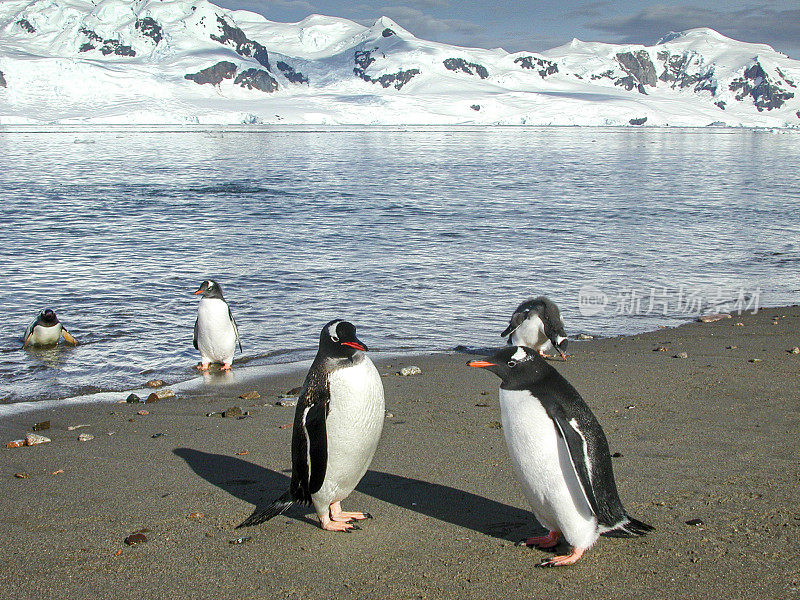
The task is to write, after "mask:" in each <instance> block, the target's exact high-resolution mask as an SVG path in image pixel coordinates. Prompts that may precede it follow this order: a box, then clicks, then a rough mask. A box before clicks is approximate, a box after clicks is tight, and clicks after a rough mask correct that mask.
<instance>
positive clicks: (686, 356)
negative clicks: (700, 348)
mask: <svg viewBox="0 0 800 600" xmlns="http://www.w3.org/2000/svg"><path fill="white" fill-rule="evenodd" d="M672 358H689V355H688V354H687V353H686V352H678V353H677V354H676V355H675V356H673V357H672Z"/></svg>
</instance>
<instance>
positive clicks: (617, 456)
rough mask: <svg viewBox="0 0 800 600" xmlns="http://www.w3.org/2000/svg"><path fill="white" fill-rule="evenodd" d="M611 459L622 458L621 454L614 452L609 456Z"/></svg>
mask: <svg viewBox="0 0 800 600" xmlns="http://www.w3.org/2000/svg"><path fill="white" fill-rule="evenodd" d="M611 458H622V452H614V454H612V455H611Z"/></svg>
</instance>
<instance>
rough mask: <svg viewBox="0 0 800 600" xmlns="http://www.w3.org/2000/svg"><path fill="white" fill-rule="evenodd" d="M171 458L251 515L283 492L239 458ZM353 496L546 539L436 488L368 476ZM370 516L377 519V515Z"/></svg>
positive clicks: (484, 529) (300, 511)
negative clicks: (247, 505)
mask: <svg viewBox="0 0 800 600" xmlns="http://www.w3.org/2000/svg"><path fill="white" fill-rule="evenodd" d="M173 453H174V454H175V455H177V456H179V457H180V458H182V459H183V460H184V461H186V464H187V465H189V467H190V468H191V469H192V470H193V471H194V472H195V473H196V474H197V475H199V476H200V477H202V478H203V479H205V480H206V481H208V482H209V483H211V484H213V485H215V486H217V487H218V488H220V489H222V490H225V491H226V492H228V493H229V494H231V495H232V496H235V497H236V498H239V499H240V500H243V501H245V502H249V503H250V504H253V505H254V506H253V509H254V512H257V511H259V510H260V509H262V508H264V507H265V506H267V505H268V504H270V503H271V502H272V501H273V500H274V499H275V498H276V497H277V496H279V495H280V494H282V493H283V492H285V491H286V490H287V489H288V487H289V477H288V476H287V475H284V474H283V473H278V472H277V471H272V470H271V469H266V468H264V467H261V466H258V465H256V464H253V463H251V462H248V461H246V460H242V459H240V458H236V457H232V456H225V455H222V454H211V453H208V452H202V451H200V450H194V449H192V448H176V449H175V450H173ZM356 490H357V491H358V492H361V493H362V494H364V495H366V496H370V497H372V498H375V499H376V500H381V501H383V502H386V503H388V504H394V505H395V506H398V507H400V508H404V509H406V510H412V511H414V512H417V513H420V514H423V515H427V516H429V517H432V518H434V519H438V520H440V521H444V522H446V523H452V524H453V525H458V526H459V527H464V528H466V529H471V530H473V531H476V532H478V533H482V534H484V535H488V536H492V537H495V538H499V539H504V540H508V541H511V542H518V541H519V540H520V539H522V538H525V537H528V536H530V535H532V534H535V533H536V532H542V533H546V530H545V529H544V528H543V527H542V526H541V525H539V524H538V523H537V522H536V519H534V517H533V515H532V514H531V513H530V512H529V511H527V510H523V509H521V508H517V507H515V506H509V505H508V504H503V503H502V502H497V501H496V500H490V499H489V498H484V497H483V496H479V495H477V494H473V493H471V492H467V491H464V490H459V489H456V488H453V487H450V486H446V485H442V484H439V483H431V482H428V481H423V480H421V479H413V478H410V477H403V476H401V475H394V474H392V473H385V472H382V471H374V470H369V471H367V473H366V475H364V478H363V479H362V480H361V482H360V483H359V484H358V486H357V487H356ZM365 508H369V507H368V506H366V507H365ZM284 516H286V517H289V518H294V519H298V520H301V521H305V522H308V523H311V524H314V525H317V520H316V517H315V515H314V514H313V509H312V508H311V507H304V506H298V505H294V506H293V507H292V508H290V509H289V510H288V511H287V512H286V514H285V515H284ZM375 516H376V518H380V517H379V515H378V513H375ZM261 527H268V525H261Z"/></svg>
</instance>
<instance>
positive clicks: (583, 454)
mask: <svg viewBox="0 0 800 600" xmlns="http://www.w3.org/2000/svg"><path fill="white" fill-rule="evenodd" d="M468 364H469V366H471V367H483V368H485V369H488V370H489V371H492V372H493V373H495V374H496V375H498V376H499V377H500V379H502V383H501V384H500V416H501V422H502V424H503V434H504V435H505V438H506V444H507V446H508V452H509V456H510V458H511V463H512V464H513V465H514V470H515V471H516V474H517V478H518V479H519V482H520V484H522V489H523V492H524V493H525V496H526V497H527V499H528V502H529V503H530V505H531V508H533V514H534V515H535V516H536V519H537V520H538V521H539V523H541V524H542V525H543V526H544V527H546V528H547V529H548V531H549V533H548V534H547V535H544V536H540V537H532V538H529V539H528V540H527V541H526V543H527V545H529V546H539V547H540V548H552V547H554V546H555V545H556V544H557V543H558V539H559V537H561V536H562V535H563V536H564V539H565V540H566V541H567V543H569V544H570V546H572V550H571V551H570V553H569V554H566V555H564V556H555V557H553V558H551V559H549V560H548V559H545V560H543V561H542V563H541V565H540V566H547V567H554V566H561V565H571V564H573V563H575V562H576V561H577V560H578V559H579V558H580V557H581V556H582V555H583V553H584V552H585V551H586V550H587V549H588V548H589V547H590V546H591V545H592V544H594V542H595V541H596V540H597V537H598V536H599V535H601V534H606V535H609V536H612V537H631V536H638V535H644V534H645V533H647V532H648V531H652V530H653V527H651V526H650V525H647V524H646V523H642V522H641V521H637V520H636V519H634V518H633V517H631V516H630V515H629V514H628V513H627V512H626V511H625V508H624V507H623V506H622V502H621V501H620V499H619V494H618V493H617V485H616V483H615V482H614V472H613V469H612V467H611V455H610V454H609V451H608V442H607V441H606V436H605V434H604V433H603V429H602V427H600V423H598V422H597V419H596V418H595V416H594V414H592V411H591V410H590V409H589V407H588V406H587V405H586V403H585V402H584V401H583V398H581V396H580V394H578V392H577V391H576V390H575V388H573V387H572V386H571V385H570V384H569V382H568V381H567V380H566V379H564V378H563V377H562V376H561V375H560V374H559V373H558V371H556V370H555V369H554V368H553V367H552V366H550V365H549V364H548V363H547V362H546V361H545V360H543V359H542V357H541V356H539V354H538V353H537V352H536V351H535V350H533V349H531V348H526V347H523V346H507V347H505V348H503V349H502V350H500V351H498V352H497V353H496V354H495V355H494V356H491V357H489V358H487V359H485V360H473V361H470V362H469V363H468Z"/></svg>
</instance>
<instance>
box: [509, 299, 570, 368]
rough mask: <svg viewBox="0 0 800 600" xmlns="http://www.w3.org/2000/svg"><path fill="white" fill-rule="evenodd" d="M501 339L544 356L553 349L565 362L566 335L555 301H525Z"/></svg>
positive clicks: (513, 316) (512, 316) (515, 312)
mask: <svg viewBox="0 0 800 600" xmlns="http://www.w3.org/2000/svg"><path fill="white" fill-rule="evenodd" d="M500 336H501V337H506V336H509V338H508V343H509V344H511V345H513V346H527V347H528V348H533V349H534V350H537V351H538V352H539V354H540V355H541V356H543V357H545V356H547V355H546V354H545V351H546V350H548V349H550V348H555V349H556V350H558V353H559V354H560V355H561V358H563V359H564V360H567V355H566V354H565V353H564V351H565V350H566V349H567V334H566V332H565V331H564V320H563V319H562V318H561V312H560V311H559V310H558V306H556V304H555V302H553V301H552V300H550V299H549V298H547V297H545V296H538V297H536V298H533V299H532V300H526V301H525V302H523V303H522V304H520V305H519V306H518V307H517V310H515V311H514V314H513V315H511V321H510V322H509V323H508V327H506V330H505V331H504V332H503V333H501V334H500Z"/></svg>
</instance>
